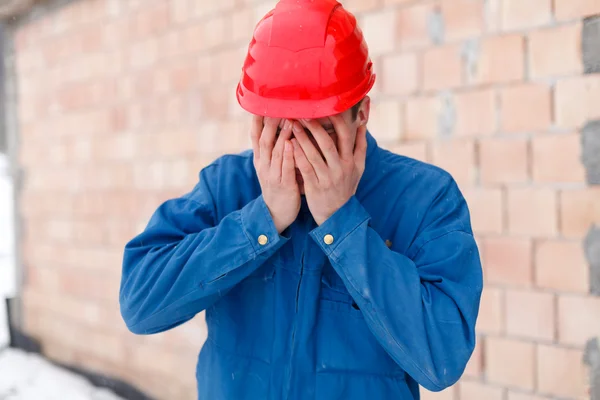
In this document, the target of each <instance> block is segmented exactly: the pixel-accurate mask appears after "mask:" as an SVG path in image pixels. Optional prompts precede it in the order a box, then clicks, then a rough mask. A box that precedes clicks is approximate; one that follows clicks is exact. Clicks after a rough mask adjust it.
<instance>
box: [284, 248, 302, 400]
mask: <svg viewBox="0 0 600 400" xmlns="http://www.w3.org/2000/svg"><path fill="white" fill-rule="evenodd" d="M303 275H304V250H303V251H302V254H301V256H300V279H299V281H298V287H297V288H296V314H298V303H299V300H300V286H301V285H302V276H303ZM297 323H298V321H297V319H296V318H294V325H293V328H292V341H291V344H290V363H289V369H288V382H287V385H286V396H285V398H286V399H287V398H289V395H290V384H291V379H292V369H293V365H294V362H293V359H294V350H295V348H296V324H297Z"/></svg>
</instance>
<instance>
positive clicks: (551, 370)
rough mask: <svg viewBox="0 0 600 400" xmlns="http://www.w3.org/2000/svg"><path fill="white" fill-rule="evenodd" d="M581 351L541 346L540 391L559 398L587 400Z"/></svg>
mask: <svg viewBox="0 0 600 400" xmlns="http://www.w3.org/2000/svg"><path fill="white" fill-rule="evenodd" d="M582 360H583V352H582V351H581V350H571V349H563V348H560V347H554V346H546V345H539V347H538V351H537V381H538V390H539V391H540V392H541V393H547V394H551V395H554V396H559V397H568V398H577V399H583V398H587V397H586V395H587V392H586V384H585V382H586V381H587V376H586V374H585V372H584V367H583V362H582Z"/></svg>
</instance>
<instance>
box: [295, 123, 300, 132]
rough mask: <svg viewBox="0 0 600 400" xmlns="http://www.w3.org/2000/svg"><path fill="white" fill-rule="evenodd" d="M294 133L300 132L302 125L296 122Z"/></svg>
mask: <svg viewBox="0 0 600 400" xmlns="http://www.w3.org/2000/svg"><path fill="white" fill-rule="evenodd" d="M294 131H295V132H300V124H299V123H297V122H294Z"/></svg>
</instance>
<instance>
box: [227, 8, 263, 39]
mask: <svg viewBox="0 0 600 400" xmlns="http://www.w3.org/2000/svg"><path fill="white" fill-rule="evenodd" d="M230 15H231V24H230V26H231V29H232V31H231V38H232V40H233V41H234V42H238V41H239V42H244V43H246V44H247V43H250V40H251V39H252V35H253V32H254V28H255V26H256V24H257V23H258V21H255V20H254V14H253V13H252V10H251V9H249V8H241V9H236V10H234V11H233V12H232V13H231V14H230Z"/></svg>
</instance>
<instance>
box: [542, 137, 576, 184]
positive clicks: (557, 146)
mask: <svg viewBox="0 0 600 400" xmlns="http://www.w3.org/2000/svg"><path fill="white" fill-rule="evenodd" d="M532 148H533V179H534V180H536V181H539V182H544V183H553V182H568V183H584V182H585V169H584V167H583V164H582V163H581V136H580V135H579V134H577V133H571V134H567V135H562V134H561V135H547V136H543V137H536V138H534V139H533V142H532ZM557 154H560V157H557V156H556V155H557Z"/></svg>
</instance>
